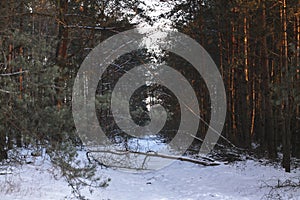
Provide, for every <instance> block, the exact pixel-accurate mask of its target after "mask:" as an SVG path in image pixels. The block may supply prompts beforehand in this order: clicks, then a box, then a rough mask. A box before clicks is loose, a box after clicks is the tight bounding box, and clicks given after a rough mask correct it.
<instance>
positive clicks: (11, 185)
mask: <svg viewBox="0 0 300 200" xmlns="http://www.w3.org/2000/svg"><path fill="white" fill-rule="evenodd" d="M52 173H54V174H55V173H56V172H55V170H54V172H53V168H52V167H51V165H49V163H48V164H47V162H45V163H43V164H41V165H39V166H35V165H26V166H23V167H22V168H14V169H13V173H12V174H7V175H0V184H1V189H0V199H1V200H11V199H15V200H17V199H20V200H27V199H28V200H35V199H36V200H40V199H42V200H50V199H53V200H59V199H68V198H65V197H66V196H68V197H70V196H71V193H70V191H71V190H70V188H69V187H68V185H67V183H66V182H65V181H64V180H63V179H61V178H59V177H58V180H56V179H55V178H54V177H53V175H52ZM101 174H103V176H104V177H110V178H111V182H110V183H109V186H108V187H107V188H100V189H98V190H97V191H95V192H94V193H93V194H89V193H88V192H87V190H86V191H85V194H86V197H88V198H89V199H97V200H102V199H103V200H108V199H110V200H141V199H142V200H173V199H174V200H198V199H199V200H200V199H204V200H210V199H211V200H226V199H228V200H235V199H238V200H246V199H249V200H252V199H253V200H258V199H262V198H263V197H264V196H265V195H266V194H268V193H269V191H270V188H266V187H263V188H262V186H263V185H265V184H264V182H267V183H268V184H270V185H276V184H277V182H278V179H280V180H282V181H284V180H286V179H288V178H293V177H296V176H298V177H299V176H300V171H299V170H297V171H293V172H292V173H290V174H288V173H285V172H284V171H283V170H282V169H276V168H274V167H272V166H262V165H261V164H260V163H258V162H255V161H247V162H239V163H237V164H235V165H224V164H223V165H220V166H214V167H203V166H199V165H195V164H191V163H186V162H180V161H176V162H174V163H173V164H172V165H171V166H168V167H166V168H164V169H162V170H159V171H152V172H147V173H142V174H141V173H137V174H133V173H126V172H121V171H118V170H113V169H103V170H101ZM280 195H281V196H282V197H283V199H295V200H297V199H300V190H299V189H298V190H294V191H293V190H289V191H286V192H284V191H280Z"/></svg>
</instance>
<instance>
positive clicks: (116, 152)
mask: <svg viewBox="0 0 300 200" xmlns="http://www.w3.org/2000/svg"><path fill="white" fill-rule="evenodd" d="M91 153H106V154H114V155H120V156H126V155H130V154H137V155H143V156H145V157H146V158H147V157H159V158H165V159H172V160H180V161H184V162H191V163H194V164H199V165H203V166H217V165H220V163H219V162H215V161H213V160H212V159H211V160H212V161H203V160H199V159H194V158H189V157H185V156H175V155H167V154H161V153H157V152H152V151H151V152H138V151H120V150H92V151H88V152H87V156H89V154H91ZM204 159H206V160H207V158H205V157H204Z"/></svg>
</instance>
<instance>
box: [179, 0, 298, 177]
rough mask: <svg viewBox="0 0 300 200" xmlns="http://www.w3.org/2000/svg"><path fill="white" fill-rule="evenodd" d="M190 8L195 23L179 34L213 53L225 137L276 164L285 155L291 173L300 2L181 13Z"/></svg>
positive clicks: (201, 5)
mask: <svg viewBox="0 0 300 200" xmlns="http://www.w3.org/2000/svg"><path fill="white" fill-rule="evenodd" d="M187 8H188V9H189V12H187V16H186V17H187V18H188V19H191V21H190V22H188V23H186V25H182V24H184V23H182V22H179V23H178V28H179V30H181V31H183V32H184V33H186V34H188V35H190V36H191V37H193V38H194V39H196V40H197V41H198V42H199V43H200V44H202V45H203V46H204V47H205V48H206V49H207V50H208V51H209V53H210V54H211V56H212V57H213V59H214V61H215V62H216V63H217V65H218V66H219V69H220V72H221V74H222V76H223V79H224V83H225V87H226V91H227V103H228V104H227V105H228V109H227V110H228V112H227V120H226V124H225V128H224V131H223V135H224V136H225V137H226V138H228V139H229V140H230V141H232V142H233V143H234V144H236V145H238V146H239V147H243V148H247V149H251V148H254V146H253V145H252V144H256V145H258V146H256V147H255V149H256V150H258V152H259V153H262V154H263V155H265V156H268V157H269V158H270V159H276V158H278V153H279V152H281V153H283V162H282V164H283V167H285V169H286V171H290V156H291V155H292V156H295V157H298V158H299V157H300V149H299V148H300V121H299V115H300V104H299V103H300V98H299V97H300V96H299V92H300V80H299V78H300V21H299V20H300V13H299V12H300V10H299V9H300V2H299V1H298V0H295V1H286V0H283V1H272V0H271V1H266V0H258V1H251V0H248V1H238V0H236V1H228V2H225V1H188V2H187V3H186V4H183V5H180V6H178V7H177V9H178V10H182V9H187ZM194 84H197V80H196V81H195V82H194ZM201 85H203V84H200V85H199V87H201ZM202 89H203V90H205V88H203V86H202ZM203 90H200V91H203ZM202 98H204V100H203V101H200V102H205V101H206V102H207V100H206V99H205V98H207V97H202ZM204 131H205V130H204Z"/></svg>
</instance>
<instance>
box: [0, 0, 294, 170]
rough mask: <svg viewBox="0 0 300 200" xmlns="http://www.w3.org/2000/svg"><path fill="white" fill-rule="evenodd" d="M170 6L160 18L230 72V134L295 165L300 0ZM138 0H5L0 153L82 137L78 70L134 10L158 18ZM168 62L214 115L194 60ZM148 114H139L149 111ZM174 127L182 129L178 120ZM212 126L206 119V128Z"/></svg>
mask: <svg viewBox="0 0 300 200" xmlns="http://www.w3.org/2000/svg"><path fill="white" fill-rule="evenodd" d="M169 3H170V4H172V5H175V6H174V8H173V9H172V11H171V12H170V13H168V14H167V15H163V16H161V17H164V18H168V19H171V20H172V21H173V25H174V27H176V28H177V29H178V30H179V31H181V32H183V33H186V34H187V35H189V36H190V37H192V38H194V39H195V40H197V41H198V42H199V43H200V44H201V45H203V46H204V47H205V49H206V50H207V51H208V52H209V53H210V55H211V56H212V58H213V59H214V61H215V62H216V64H217V66H218V67H219V70H220V72H221V74H222V76H223V79H224V83H225V87H226V92H227V106H228V108H227V110H228V112H227V118H226V123H225V127H224V130H223V133H222V134H223V136H224V137H225V138H227V139H228V140H230V141H231V142H232V143H233V144H235V145H236V146H239V147H242V148H244V149H253V148H255V149H256V150H257V152H259V153H260V154H262V155H263V156H268V157H269V158H270V159H274V160H275V159H276V158H277V157H278V155H279V153H283V167H285V169H286V171H290V159H291V156H295V157H298V158H299V157H300V10H299V9H300V5H299V4H300V2H299V1H298V0H293V1H286V0H282V1H275V0H269V1H266V0H256V1H254V0H253V1H252V0H247V1H239V0H235V1H234V0H233V1H217V0H208V1H206V0H187V1H184V2H181V3H179V2H177V3H176V1H169ZM138 5H139V2H138V1H129V2H127V1H118V0H109V1H104V0H99V1H92V0H89V1H83V0H74V1H68V0H42V1H33V0H31V1H29V0H21V1H16V0H7V1H1V2H0V48H1V52H0V83H1V87H0V104H1V107H0V110H1V112H0V160H3V159H5V158H7V156H8V155H7V152H8V151H9V150H10V149H13V148H14V147H15V146H17V147H28V146H35V145H46V146H47V148H50V149H55V148H57V145H59V144H60V143H62V141H71V142H73V143H78V140H79V139H78V138H77V137H76V135H75V134H74V133H75V128H74V123H73V120H72V113H71V100H72V96H71V94H72V86H73V81H74V78H75V76H76V72H77V70H78V68H79V67H80V64H81V63H82V61H83V59H84V58H85V56H86V55H87V54H88V53H89V52H90V50H91V49H92V48H94V47H95V46H96V45H97V44H98V43H99V42H101V41H103V40H105V39H106V38H108V37H110V36H112V35H114V34H117V33H119V32H122V31H124V30H128V29H130V28H133V27H134V24H131V23H130V19H132V18H133V17H135V16H136V15H140V17H141V18H142V19H144V20H146V21H148V22H150V23H155V21H153V20H155V19H151V18H149V17H148V16H147V15H146V13H145V12H143V10H142V9H141V8H140V7H139V6H138ZM122 59H123V60H122ZM124 59H128V58H127V57H126V56H124V58H120V59H119V61H120V64H122V63H125V61H124ZM130 59H132V58H130ZM143 59H144V58H143ZM165 59H166V61H167V62H168V64H169V65H170V66H173V67H174V68H177V69H178V70H179V71H182V72H183V74H184V75H185V76H186V77H188V79H189V81H190V83H191V84H192V86H193V87H194V88H195V91H199V92H198V97H199V102H200V110H201V113H200V115H201V117H202V118H203V119H204V120H205V121H207V122H209V117H210V114H209V111H210V110H209V96H208V95H207V92H203V91H206V86H205V84H204V83H203V80H202V79H201V77H200V76H199V75H195V73H194V71H193V70H186V69H188V68H189V67H188V63H185V61H183V60H181V59H179V58H176V56H173V55H168V56H167V57H166V58H165ZM137 60H138V61H137ZM116 63H117V64H118V61H117V62H116ZM140 63H141V61H139V59H136V60H134V59H133V60H132V61H130V62H126V64H125V65H124V66H125V67H123V68H122V70H123V71H122V72H120V71H119V68H118V70H116V69H115V68H113V67H111V68H109V70H113V73H110V71H109V70H108V71H107V75H108V77H103V79H104V80H105V81H106V78H112V79H113V80H116V79H117V78H118V77H119V76H120V75H121V74H122V73H124V70H126V69H127V68H126V66H129V65H131V67H132V66H135V65H138V64H140ZM142 63H143V62H142ZM179 65H180V66H179ZM129 68H130V67H129ZM105 81H102V85H100V86H99V91H97V92H98V94H101V95H102V100H101V99H100V103H101V101H104V103H109V101H108V102H106V97H109V94H108V93H106V91H110V90H111V89H112V85H107V84H104V82H105ZM106 83H107V82H106ZM154 88H155V87H152V88H150V89H149V88H148V89H149V90H152V89H154ZM159 89H160V90H164V89H162V88H159ZM104 95H106V96H104ZM146 96H147V95H146ZM139 98H140V97H138V95H137V99H139ZM166 98H169V97H166ZM166 98H165V99H166ZM162 99H164V97H162ZM140 100H141V99H140ZM167 100H168V101H171V100H170V99H167ZM141 104H143V103H141ZM167 104H168V103H167ZM169 105H170V104H169ZM174 105H175V108H173V109H174V110H173V111H172V112H173V114H174V116H177V114H178V113H176V110H179V108H178V105H177V104H176V103H174ZM140 106H141V107H143V106H145V105H144V104H143V105H140ZM107 108H109V106H107V104H103V102H102V104H101V105H98V116H99V119H102V118H103V119H102V120H100V124H101V125H103V127H104V129H105V130H108V131H113V130H114V129H115V128H116V127H115V124H114V123H113V122H112V120H111V118H109V117H108V119H105V117H107V116H108V115H110V112H109V111H108V109H107ZM141 112H145V109H142V111H141ZM141 112H138V111H137V115H136V116H140V117H144V116H142V114H141ZM136 116H135V118H138V117H136ZM146 118H147V116H146ZM137 121H138V120H137ZM175 121H176V120H175ZM171 124H172V123H171ZM171 124H170V126H171V127H175V129H176V127H177V125H178V121H176V122H174V123H173V125H171ZM206 130H207V127H206V126H205V125H202V126H200V127H199V135H200V136H202V137H203V136H204V135H205V133H206ZM221 140H222V139H220V142H222V141H221ZM254 144H255V145H254Z"/></svg>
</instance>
